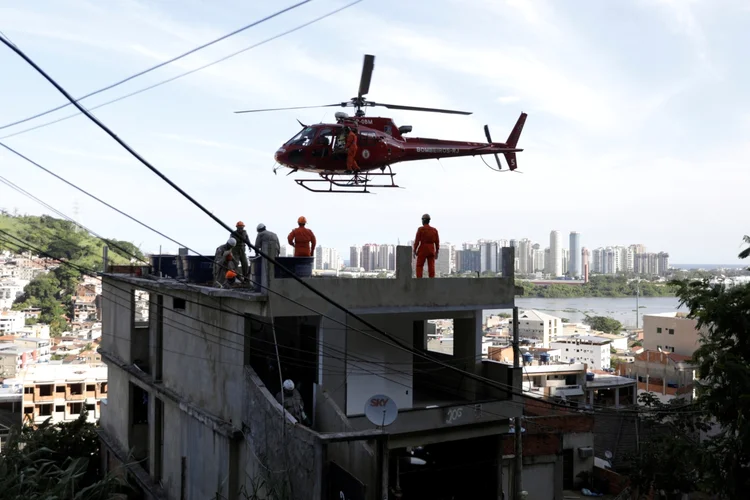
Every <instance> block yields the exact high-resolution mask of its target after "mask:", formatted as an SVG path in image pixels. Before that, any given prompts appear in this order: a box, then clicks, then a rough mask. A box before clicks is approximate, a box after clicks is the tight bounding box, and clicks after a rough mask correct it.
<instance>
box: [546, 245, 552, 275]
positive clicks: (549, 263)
mask: <svg viewBox="0 0 750 500" xmlns="http://www.w3.org/2000/svg"><path fill="white" fill-rule="evenodd" d="M544 272H545V273H546V274H552V258H551V257H550V250H549V247H547V248H545V249H544Z"/></svg>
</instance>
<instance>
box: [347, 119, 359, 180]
mask: <svg viewBox="0 0 750 500" xmlns="http://www.w3.org/2000/svg"><path fill="white" fill-rule="evenodd" d="M344 130H345V131H346V170H348V171H351V172H359V165H357V160H355V159H354V157H355V156H357V149H358V148H357V134H355V133H354V131H353V130H352V129H351V128H349V127H345V128H344Z"/></svg>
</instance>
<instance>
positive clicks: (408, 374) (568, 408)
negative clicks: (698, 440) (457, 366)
mask: <svg viewBox="0 0 750 500" xmlns="http://www.w3.org/2000/svg"><path fill="white" fill-rule="evenodd" d="M0 233H4V231H2V230H0ZM6 234H7V233H6ZM11 237H12V235H11ZM14 239H17V240H19V241H21V240H20V239H19V238H15V237H14ZM53 258H54V257H53ZM55 260H58V261H60V260H59V259H55ZM60 262H62V263H63V264H67V265H71V266H72V265H73V264H71V263H67V262H65V261H60ZM97 279H99V278H97ZM109 285H110V286H114V288H118V289H120V290H122V291H129V290H125V289H122V288H121V287H118V286H116V285H114V284H112V283H110V284H109ZM158 292H159V293H162V294H163V291H161V290H159V291H158ZM201 305H205V304H201ZM173 312H175V313H177V311H173ZM177 314H180V315H182V316H185V317H187V318H189V319H190V320H191V321H198V322H202V323H205V324H207V325H210V326H213V327H216V325H212V324H210V323H207V322H204V321H201V320H199V319H197V318H193V317H192V316H189V315H186V314H184V313H177ZM224 330H226V329H224ZM182 331H185V330H182ZM227 331H229V332H230V333H234V334H236V332H231V331H230V330H227ZM186 333H189V332H186ZM202 333H203V334H205V332H202ZM201 338H202V337H201ZM217 338H219V339H220V341H221V338H220V337H217ZM204 340H205V339H204ZM220 341H219V343H220ZM234 343H236V344H238V345H240V344H239V343H237V342H234ZM322 344H323V343H321V345H322ZM323 347H325V346H324V345H323ZM310 352H312V351H310ZM339 352H341V351H339ZM342 354H344V355H345V356H346V355H348V356H350V357H354V356H351V354H352V353H344V352H342ZM327 356H328V357H331V358H335V356H331V355H327ZM338 359H341V358H338ZM355 359H356V358H355ZM362 361H364V362H365V363H369V364H373V362H372V361H368V360H362ZM364 371H365V372H369V373H370V374H372V375H375V376H379V377H381V378H384V379H386V380H390V379H388V378H387V377H385V376H383V375H382V374H379V373H375V372H371V371H369V370H367V369H366V368H364ZM390 371H394V372H396V373H401V374H403V375H406V376H412V374H411V373H408V372H402V371H400V370H393V369H391V370H390ZM414 371H416V372H417V373H420V372H426V371H425V370H419V369H417V370H414ZM391 381H392V382H394V383H396V384H399V385H404V384H403V383H401V382H398V381H394V380H391ZM404 386H406V385H404ZM440 387H441V388H442V389H445V388H444V387H443V386H440ZM506 387H507V389H505V392H509V393H513V394H517V393H515V392H513V391H512V389H513V387H512V386H509V385H506ZM409 388H411V386H409ZM509 389H510V390H509ZM523 396H526V395H523ZM526 397H529V398H531V399H532V400H534V401H537V402H539V401H543V402H545V403H547V404H550V402H548V401H544V400H542V399H540V398H538V397H532V396H526ZM507 402H508V403H509V404H523V403H518V402H515V401H512V400H508V401H507ZM558 406H561V407H562V408H564V409H565V410H566V411H567V412H568V413H569V412H571V411H572V409H571V407H569V406H567V405H558ZM684 406H692V405H684ZM602 409H603V410H607V411H608V412H611V411H612V408H608V407H602ZM672 410H675V413H676V412H677V411H676V410H680V407H676V408H674V409H672ZM598 413H599V414H602V412H598ZM624 413H626V411H624V410H619V411H618V412H617V413H615V414H611V413H603V414H604V415H607V416H610V415H611V416H618V417H619V416H620V415H622V414H624ZM631 413H632V412H631ZM636 413H640V414H643V413H649V414H657V413H670V412H664V411H662V412H659V411H648V412H647V411H637V412H636ZM679 413H687V412H685V411H679ZM695 413H702V412H695Z"/></svg>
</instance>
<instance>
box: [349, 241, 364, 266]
mask: <svg viewBox="0 0 750 500" xmlns="http://www.w3.org/2000/svg"><path fill="white" fill-rule="evenodd" d="M349 267H362V247H361V246H359V245H352V246H350V247H349Z"/></svg>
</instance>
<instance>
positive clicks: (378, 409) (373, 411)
mask: <svg viewBox="0 0 750 500" xmlns="http://www.w3.org/2000/svg"><path fill="white" fill-rule="evenodd" d="M397 415H398V406H396V402H395V401H393V400H392V399H391V398H389V397H388V396H384V395H382V394H376V395H375V396H372V397H371V398H368V399H367V401H366V402H365V416H366V417H367V420H369V421H370V422H372V423H373V424H375V425H376V426H378V427H385V426H388V425H391V424H392V423H393V422H394V421H395V420H396V416H397Z"/></svg>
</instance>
